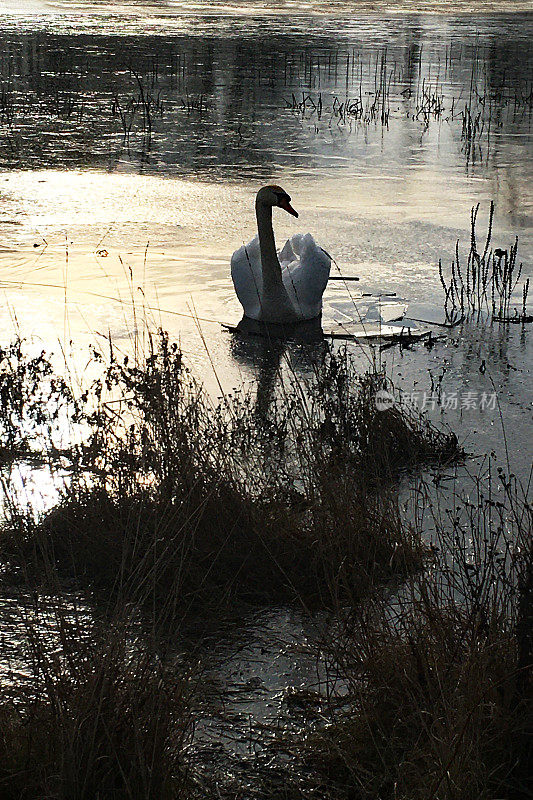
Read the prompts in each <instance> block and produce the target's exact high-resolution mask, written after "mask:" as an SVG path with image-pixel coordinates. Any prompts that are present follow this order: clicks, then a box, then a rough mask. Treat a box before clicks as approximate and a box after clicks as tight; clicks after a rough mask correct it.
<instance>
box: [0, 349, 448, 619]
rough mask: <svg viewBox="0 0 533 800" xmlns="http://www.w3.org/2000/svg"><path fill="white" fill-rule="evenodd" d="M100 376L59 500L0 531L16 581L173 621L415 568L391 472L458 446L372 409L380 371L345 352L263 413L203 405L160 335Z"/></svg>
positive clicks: (240, 400) (415, 547)
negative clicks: (200, 610) (362, 366)
mask: <svg viewBox="0 0 533 800" xmlns="http://www.w3.org/2000/svg"><path fill="white" fill-rule="evenodd" d="M102 370H103V372H102V376H101V378H99V379H98V380H97V381H96V382H95V383H94V384H93V385H92V386H91V388H90V390H88V391H86V392H85V393H84V395H83V396H82V397H81V399H78V401H77V402H78V406H77V407H78V413H79V415H80V418H82V420H83V423H84V424H85V426H86V427H87V428H88V430H89V431H90V433H89V435H88V436H86V437H85V439H84V441H83V443H82V444H81V445H80V446H79V447H78V448H75V449H74V450H72V452H71V465H72V471H73V474H72V477H71V480H70V484H69V487H68V489H67V490H66V491H65V495H64V498H63V500H62V502H60V503H59V504H58V506H57V507H56V508H54V509H53V510H52V511H51V512H50V513H49V514H48V515H46V516H45V517H44V518H43V519H42V520H40V521H39V522H37V523H36V522H35V521H34V520H33V519H32V518H31V517H30V516H29V515H28V514H27V513H24V510H22V511H19V510H17V509H16V508H12V513H11V521H10V524H9V525H8V526H7V529H6V530H5V531H4V533H3V535H2V544H1V557H2V559H3V560H4V562H8V563H9V564H10V565H11V567H12V568H13V569H17V568H18V571H19V576H21V577H22V578H23V580H24V581H28V580H31V581H32V583H34V582H35V580H38V581H39V580H44V579H46V581H47V582H48V583H50V576H51V578H52V582H53V581H58V586H56V587H55V588H60V587H61V586H65V585H67V586H69V587H73V586H74V587H75V586H78V587H90V588H92V589H94V590H96V591H102V590H105V591H106V592H108V591H111V592H112V593H113V594H116V593H119V594H120V595H124V596H127V597H128V598H129V599H132V598H133V599H134V600H135V601H139V600H140V599H141V598H143V599H145V600H146V601H148V602H150V603H152V602H156V601H157V603H158V604H159V605H160V606H161V607H164V608H166V609H167V611H168V613H169V614H170V615H172V613H173V609H174V610H175V609H177V608H179V609H180V611H181V612H182V611H183V609H184V608H187V607H191V608H193V607H196V605H197V603H198V602H200V603H202V604H206V603H207V604H208V603H211V604H212V605H214V606H217V607H220V606H223V605H224V601H227V600H229V599H234V598H236V597H238V598H240V599H241V600H242V599H245V600H250V601H255V602H262V601H276V602H278V601H281V600H295V599H297V600H299V601H300V602H303V603H304V605H308V604H310V603H311V604H312V603H316V602H321V603H326V604H328V605H330V606H331V605H335V603H336V602H337V601H338V598H339V596H343V595H346V596H349V597H356V596H358V597H359V596H361V595H362V594H364V593H366V592H368V591H371V590H372V588H373V587H374V585H375V584H376V582H383V581H387V580H391V579H394V580H396V579H397V578H398V577H401V576H405V575H407V574H410V573H411V572H412V571H413V570H416V569H418V568H419V567H420V566H421V564H422V562H423V558H424V554H425V549H424V547H423V545H422V544H421V542H420V541H419V540H418V539H417V537H416V536H415V535H414V534H413V532H412V531H411V530H410V529H409V527H408V526H407V525H405V524H404V523H402V521H401V519H400V515H399V513H398V506H397V499H396V491H395V489H394V480H395V478H396V477H397V475H398V471H399V469H400V468H402V467H406V466H413V465H416V464H417V463H421V462H422V461H427V460H428V459H435V458H437V459H438V458H449V457H454V456H456V455H457V453H458V450H457V442H456V440H455V438H454V437H453V436H449V435H445V434H442V433H439V432H438V431H436V430H435V429H434V428H432V427H431V426H429V425H428V424H427V423H426V422H424V421H423V420H422V419H421V418H417V417H414V416H412V415H410V413H409V412H408V410H407V409H404V407H403V406H398V407H397V408H395V409H391V410H388V411H383V412H380V411H377V409H376V407H375V403H374V400H373V398H374V394H375V391H376V390H377V388H381V387H382V386H383V385H384V381H385V379H384V377H383V376H382V375H380V374H378V373H368V374H366V375H364V376H359V375H357V373H356V372H355V368H354V366H353V364H352V363H351V362H350V359H349V357H348V356H347V354H346V352H341V353H338V354H334V353H333V352H331V351H330V352H328V353H327V355H326V357H325V358H324V359H323V360H322V361H321V362H319V363H318V364H317V366H316V374H315V376H314V379H313V380H311V381H310V382H309V383H308V384H307V385H303V384H302V383H301V382H298V381H297V380H296V379H295V378H294V379H293V380H291V381H289V382H288V383H286V384H285V385H284V386H283V391H282V393H281V395H280V396H279V397H278V398H277V399H275V400H273V401H272V404H271V407H270V409H268V411H267V412H266V413H264V410H262V411H261V412H260V413H259V412H258V410H257V406H256V404H255V403H254V402H253V400H252V398H250V397H246V396H244V397H242V396H241V397H238V396H233V397H226V398H224V399H223V401H222V403H221V404H220V405H219V406H218V407H216V408H215V407H213V406H212V405H211V403H210V401H209V400H208V399H207V398H206V397H205V395H204V394H203V392H202V390H201V388H200V387H199V386H198V385H197V383H196V382H195V381H194V379H193V378H192V377H191V376H190V374H189V373H188V371H187V370H186V368H185V366H184V364H183V360H182V356H181V353H180V351H179V349H178V348H177V347H175V346H173V345H171V344H170V343H169V341H168V339H167V337H166V336H165V335H164V334H160V336H159V337H158V338H157V339H151V349H150V351H149V353H148V354H147V356H146V357H145V358H142V359H139V360H138V361H137V362H136V363H130V362H129V361H128V359H124V360H123V361H121V362H119V361H118V360H117V359H116V358H115V354H114V353H113V351H111V356H110V360H109V362H108V363H107V364H103V365H102ZM80 408H83V409H84V411H83V412H80V411H79V409H80ZM334 577H335V580H334V579H333V578H334Z"/></svg>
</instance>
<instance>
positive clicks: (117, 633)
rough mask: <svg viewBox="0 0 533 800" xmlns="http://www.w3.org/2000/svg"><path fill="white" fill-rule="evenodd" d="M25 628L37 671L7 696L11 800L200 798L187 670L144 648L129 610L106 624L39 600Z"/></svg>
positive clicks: (3, 743) (4, 741)
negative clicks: (189, 754) (193, 771)
mask: <svg viewBox="0 0 533 800" xmlns="http://www.w3.org/2000/svg"><path fill="white" fill-rule="evenodd" d="M122 611H124V609H123V610H122ZM22 627H23V628H24V630H25V642H26V653H25V661H26V663H27V666H26V668H25V670H24V671H23V672H18V673H15V676H16V677H13V676H11V679H10V681H9V682H7V683H4V684H3V685H2V689H1V693H0V694H1V698H0V722H1V732H0V794H1V796H2V798H5V800H19V798H27V800H38V798H39V799H40V798H43V797H54V798H57V800H94V798H96V797H102V798H103V797H105V798H109V800H123V799H124V800H126V798H129V799H130V800H135V799H137V800H141V798H142V800H148V798H153V800H159V798H161V800H164V799H165V798H168V800H171V798H172V800H175V798H184V797H190V796H191V786H192V782H191V780H190V778H189V775H188V768H187V762H186V759H185V755H184V752H185V750H186V747H187V745H188V743H189V741H190V737H191V733H192V730H193V718H192V716H191V696H192V693H193V688H192V687H193V686H194V679H191V677H190V676H189V674H188V670H187V668H185V667H183V666H178V665H174V666H173V667H172V669H171V668H170V666H168V665H167V666H165V665H164V664H163V662H162V660H161V659H158V658H157V657H156V656H154V655H153V654H150V651H149V648H146V647H144V646H139V642H138V641H137V640H136V637H135V635H134V631H133V628H132V625H131V619H130V620H128V619H126V618H125V617H124V615H123V613H122V612H121V614H120V615H119V617H117V618H116V619H115V620H114V621H112V622H110V621H109V620H107V623H106V625H105V627H104V626H103V625H102V624H101V623H98V622H97V621H95V620H94V619H93V620H91V619H90V618H89V616H88V612H87V610H82V609H79V608H76V607H75V606H73V605H72V603H69V602H68V601H66V600H65V601H62V600H59V599H55V600H53V601H49V602H45V601H43V600H42V599H36V600H34V601H33V604H32V605H31V608H26V609H25V611H24V613H23V623H22Z"/></svg>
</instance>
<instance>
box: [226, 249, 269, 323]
mask: <svg viewBox="0 0 533 800" xmlns="http://www.w3.org/2000/svg"><path fill="white" fill-rule="evenodd" d="M231 278H232V280H233V285H234V287H235V294H236V295H237V297H238V298H239V301H240V303H241V305H242V307H243V309H244V313H245V314H246V316H247V317H251V318H252V319H257V317H258V316H259V313H260V311H261V303H260V294H261V289H262V285H263V278H262V273H261V253H260V250H259V238H258V237H257V236H255V237H254V238H253V239H252V241H251V242H249V243H248V244H247V245H243V246H242V247H239V249H238V250H235V252H234V253H233V255H232V257H231Z"/></svg>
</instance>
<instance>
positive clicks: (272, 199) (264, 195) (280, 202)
mask: <svg viewBox="0 0 533 800" xmlns="http://www.w3.org/2000/svg"><path fill="white" fill-rule="evenodd" d="M255 203H256V205H263V206H271V207H272V206H277V207H278V208H282V209H283V210H284V211H287V213H289V214H292V216H293V217H297V216H298V212H297V211H295V210H294V208H293V207H292V206H291V198H290V195H288V194H287V192H286V191H285V189H282V188H281V186H275V185H273V186H263V188H262V189H259V191H258V192H257V197H256V198H255Z"/></svg>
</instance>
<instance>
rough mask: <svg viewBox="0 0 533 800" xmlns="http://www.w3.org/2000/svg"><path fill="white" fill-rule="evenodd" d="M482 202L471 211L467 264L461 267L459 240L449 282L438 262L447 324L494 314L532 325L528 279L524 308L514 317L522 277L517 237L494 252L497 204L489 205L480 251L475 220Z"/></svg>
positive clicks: (510, 320) (523, 298)
mask: <svg viewBox="0 0 533 800" xmlns="http://www.w3.org/2000/svg"><path fill="white" fill-rule="evenodd" d="M478 211H479V203H478V204H477V206H475V207H473V208H472V211H471V215H470V252H469V254H468V257H467V260H466V265H462V264H461V260H460V257H459V241H457V243H456V246H455V260H454V261H452V265H451V273H450V277H449V279H448V278H446V277H445V276H444V270H443V267H442V262H441V261H439V277H440V282H441V284H442V288H443V289H444V312H445V314H446V321H447V322H449V323H452V324H454V323H456V322H458V321H459V320H462V319H463V318H465V317H468V316H471V315H474V314H476V315H477V316H478V317H479V316H480V315H481V314H482V313H483V312H484V311H486V312H489V311H490V312H491V314H492V319H493V320H495V321H497V322H521V323H525V322H532V321H533V317H532V316H530V315H528V314H527V311H526V309H527V300H528V294H529V279H528V280H526V281H525V283H524V284H523V286H522V292H521V299H522V308H521V310H520V311H519V310H518V308H515V309H514V313H513V314H511V302H512V300H513V294H514V292H515V290H516V289H517V287H518V284H519V282H520V278H521V276H522V264H521V263H520V264H519V263H518V260H517V253H518V237H517V238H516V239H515V241H514V243H513V244H512V245H511V246H510V247H509V248H508V249H507V250H503V249H502V248H499V247H496V248H494V250H493V249H491V239H492V224H493V220H494V202H491V204H490V210H489V220H488V228H487V236H486V239H485V244H484V246H483V250H478V243H477V235H476V221H477V215H478Z"/></svg>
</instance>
